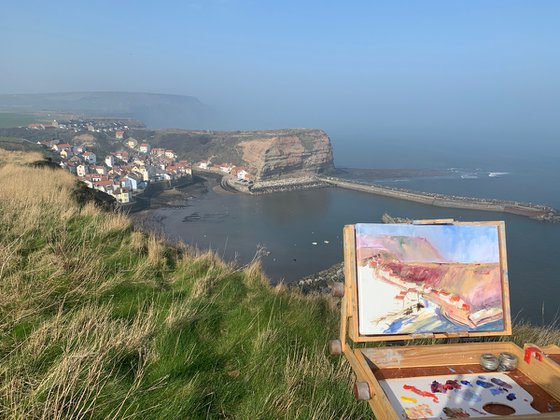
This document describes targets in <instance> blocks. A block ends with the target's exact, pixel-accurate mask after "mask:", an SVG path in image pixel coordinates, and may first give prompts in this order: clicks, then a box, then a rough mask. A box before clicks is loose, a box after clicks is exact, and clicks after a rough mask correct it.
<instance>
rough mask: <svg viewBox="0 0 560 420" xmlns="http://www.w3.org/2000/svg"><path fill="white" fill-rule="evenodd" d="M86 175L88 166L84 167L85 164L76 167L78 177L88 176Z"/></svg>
mask: <svg viewBox="0 0 560 420" xmlns="http://www.w3.org/2000/svg"><path fill="white" fill-rule="evenodd" d="M86 174H87V172H86V165H84V164H83V163H80V164H79V165H78V166H76V175H78V176H86Z"/></svg>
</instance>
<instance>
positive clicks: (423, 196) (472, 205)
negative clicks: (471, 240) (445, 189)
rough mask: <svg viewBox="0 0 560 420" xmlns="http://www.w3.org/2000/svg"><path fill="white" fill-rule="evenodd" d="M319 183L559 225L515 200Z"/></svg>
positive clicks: (558, 216) (550, 212)
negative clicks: (517, 216) (523, 217)
mask: <svg viewBox="0 0 560 420" xmlns="http://www.w3.org/2000/svg"><path fill="white" fill-rule="evenodd" d="M318 178H319V179H320V180H321V181H323V182H325V183H327V184H329V185H332V186H335V187H339V188H346V189H350V190H355V191H362V192H367V193H370V194H376V195H382V196H384V197H391V198H397V199H399V200H407V201H413V202H416V203H422V204H428V205H431V206H436V207H448V208H458V209H466V210H482V211H493V212H503V213H511V214H516V215H519V216H526V217H530V218H532V219H536V220H544V221H550V222H559V221H560V213H558V211H557V210H556V209H554V208H552V207H549V206H544V205H539V204H531V203H521V202H517V201H507V200H495V199H485V198H473V197H461V196H449V195H444V194H437V193H428V192H419V191H411V190H405V189H402V188H392V187H385V186H381V185H375V184H362V183H360V182H356V181H347V180H344V179H340V178H335V177H318Z"/></svg>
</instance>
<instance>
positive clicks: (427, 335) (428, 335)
mask: <svg viewBox="0 0 560 420" xmlns="http://www.w3.org/2000/svg"><path fill="white" fill-rule="evenodd" d="M410 338H412V339H414V340H416V339H422V338H434V333H417V334H410Z"/></svg>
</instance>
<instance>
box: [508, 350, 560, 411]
mask: <svg viewBox="0 0 560 420" xmlns="http://www.w3.org/2000/svg"><path fill="white" fill-rule="evenodd" d="M523 356H524V355H521V357H520V358H519V364H518V369H519V370H520V371H521V372H523V373H524V374H525V375H527V376H528V377H529V378H531V379H532V380H533V381H534V382H535V383H537V384H539V385H540V386H541V387H542V388H543V389H544V390H546V391H547V392H548V393H550V394H551V395H553V396H554V397H555V398H557V399H559V400H560V365H558V363H556V362H554V361H553V360H550V359H549V358H548V357H542V360H537V359H536V358H533V357H531V358H530V359H529V362H526V361H525V360H524V357H523Z"/></svg>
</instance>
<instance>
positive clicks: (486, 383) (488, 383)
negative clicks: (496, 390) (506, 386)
mask: <svg viewBox="0 0 560 420" xmlns="http://www.w3.org/2000/svg"><path fill="white" fill-rule="evenodd" d="M476 384H477V385H478V386H481V387H482V388H486V389H488V388H491V387H493V386H494V384H491V383H490V382H484V381H481V380H478V381H476Z"/></svg>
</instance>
